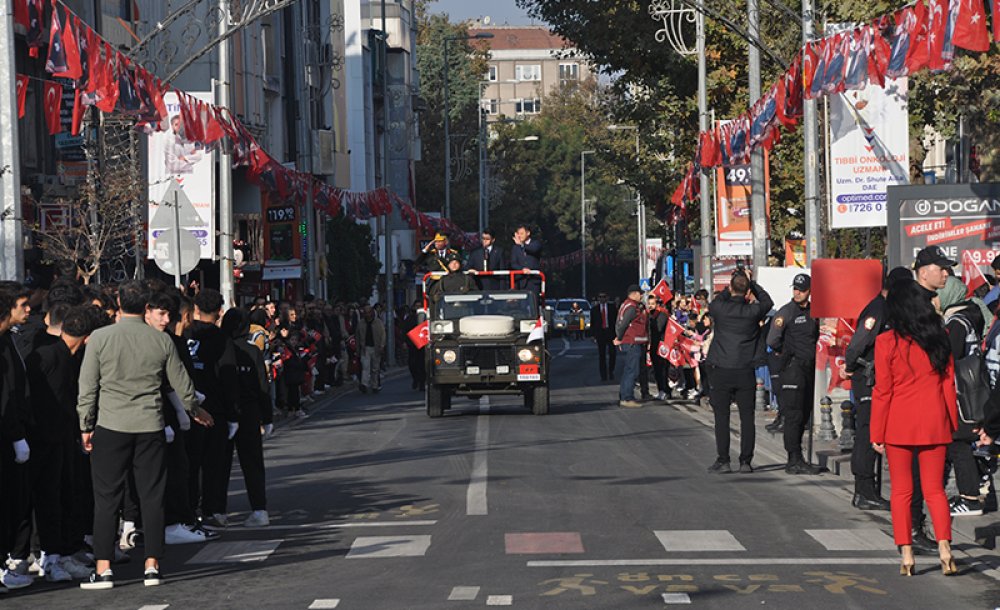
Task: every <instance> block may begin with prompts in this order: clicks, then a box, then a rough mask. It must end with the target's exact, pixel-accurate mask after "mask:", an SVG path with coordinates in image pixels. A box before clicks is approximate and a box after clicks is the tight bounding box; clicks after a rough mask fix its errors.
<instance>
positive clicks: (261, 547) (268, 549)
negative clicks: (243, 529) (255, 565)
mask: <svg viewBox="0 0 1000 610" xmlns="http://www.w3.org/2000/svg"><path fill="white" fill-rule="evenodd" d="M282 542H284V540H247V541H243V542H219V541H216V542H213V543H212V544H209V545H208V546H206V547H205V548H203V549H201V550H200V551H198V553H197V554H196V555H195V556H194V557H192V558H191V559H188V560H187V562H185V563H251V562H255V561H264V560H265V559H267V558H268V557H269V556H270V555H271V553H273V552H274V551H276V550H277V548H278V545H280V544H281V543H282Z"/></svg>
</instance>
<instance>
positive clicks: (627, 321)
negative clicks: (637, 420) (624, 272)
mask: <svg viewBox="0 0 1000 610" xmlns="http://www.w3.org/2000/svg"><path fill="white" fill-rule="evenodd" d="M641 299H642V290H640V289H639V286H638V285H636V284H632V285H631V286H629V287H628V298H627V299H625V302H624V303H622V306H621V309H619V310H618V322H617V323H616V324H615V341H614V343H615V347H617V348H618V349H619V350H620V351H621V352H622V359H623V360H624V361H625V369H624V370H623V371H622V382H621V385H620V386H618V406H619V407H623V408H626V409H635V408H637V407H641V406H642V403H641V402H639V401H638V400H636V399H635V381H636V379H637V378H638V377H639V366H640V365H641V364H642V358H643V357H644V355H645V353H646V346H647V345H648V344H649V336H648V335H649V332H648V331H649V329H648V321H647V318H646V310H645V309H644V308H643V306H642V301H641Z"/></svg>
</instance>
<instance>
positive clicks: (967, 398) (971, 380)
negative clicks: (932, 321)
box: [947, 313, 990, 424]
mask: <svg viewBox="0 0 1000 610" xmlns="http://www.w3.org/2000/svg"><path fill="white" fill-rule="evenodd" d="M947 321H948V322H952V321H957V322H959V323H960V324H961V325H962V328H964V329H965V355H964V356H962V357H961V358H958V359H956V360H955V390H956V393H957V394H958V417H959V418H960V419H961V420H962V421H963V422H964V423H967V424H981V423H982V422H983V420H984V419H985V418H986V403H987V402H988V401H989V398H990V382H989V380H990V374H989V370H988V369H987V368H986V359H985V358H984V357H983V350H982V348H981V347H980V345H981V343H982V340H981V339H980V337H979V336H978V334H977V333H976V329H975V328H974V327H973V325H972V324H971V323H970V322H969V321H968V320H967V319H966V318H965V317H964V316H962V315H961V314H960V313H956V314H954V315H952V316H949V318H948V320H947Z"/></svg>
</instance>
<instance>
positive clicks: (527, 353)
mask: <svg viewBox="0 0 1000 610" xmlns="http://www.w3.org/2000/svg"><path fill="white" fill-rule="evenodd" d="M534 357H535V354H534V352H532V351H531V350H530V349H528V348H524V349H522V350H521V351H519V352H517V358H518V360H520V361H521V362H528V361H530V360H531V359H532V358H534Z"/></svg>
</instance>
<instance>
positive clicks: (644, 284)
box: [639, 278, 653, 292]
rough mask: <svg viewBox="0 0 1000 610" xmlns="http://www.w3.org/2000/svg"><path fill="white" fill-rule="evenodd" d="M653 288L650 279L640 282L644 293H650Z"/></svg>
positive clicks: (643, 279)
mask: <svg viewBox="0 0 1000 610" xmlns="http://www.w3.org/2000/svg"><path fill="white" fill-rule="evenodd" d="M652 287H653V285H652V284H650V283H649V279H648V278H642V279H641V280H639V288H642V291H643V292H649V289H650V288H652Z"/></svg>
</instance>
